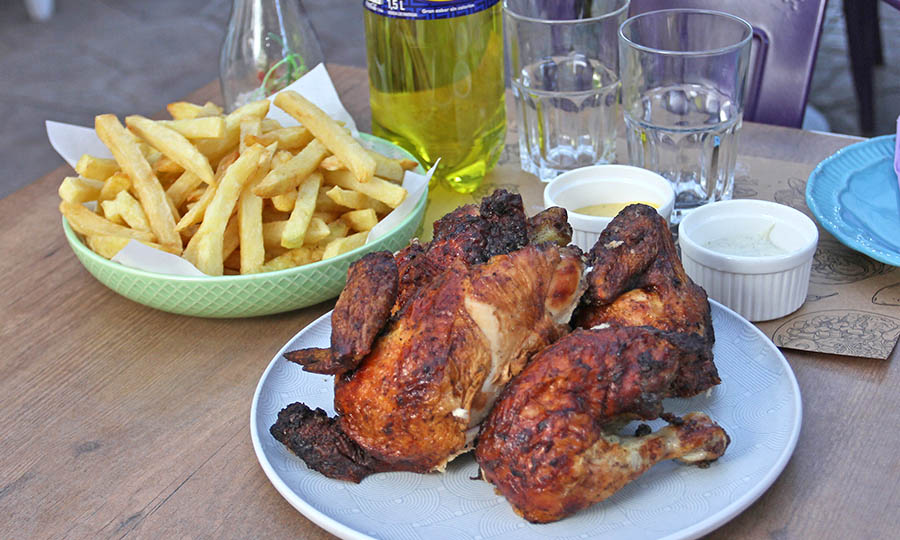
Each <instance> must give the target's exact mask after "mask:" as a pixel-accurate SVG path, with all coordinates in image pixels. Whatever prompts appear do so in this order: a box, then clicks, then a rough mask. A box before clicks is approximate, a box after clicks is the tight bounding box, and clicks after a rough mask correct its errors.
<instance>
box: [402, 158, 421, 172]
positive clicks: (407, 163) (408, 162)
mask: <svg viewBox="0 0 900 540" xmlns="http://www.w3.org/2000/svg"><path fill="white" fill-rule="evenodd" d="M397 163H399V164H400V166H401V167H403V170H404V171H411V170H413V169H415V168H416V167H418V166H419V162H418V161H416V160H413V159H405V158H404V159H400V160H397Z"/></svg>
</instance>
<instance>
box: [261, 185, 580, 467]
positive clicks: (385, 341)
mask: <svg viewBox="0 0 900 540" xmlns="http://www.w3.org/2000/svg"><path fill="white" fill-rule="evenodd" d="M570 238H571V229H570V228H569V227H568V225H567V223H566V214H565V211H564V210H562V209H559V208H556V209H550V210H547V211H545V212H543V213H541V214H538V215H537V216H535V217H533V218H531V219H526V218H525V213H524V210H523V207H522V201H521V198H520V197H519V196H518V195H514V194H510V193H507V192H505V191H502V190H500V191H497V192H495V193H494V194H493V195H491V196H490V197H487V198H485V199H484V200H483V201H482V203H481V205H480V206H474V205H467V206H464V207H461V208H459V209H457V210H456V211H454V212H452V213H450V214H448V215H447V216H445V217H444V218H442V219H441V220H439V221H437V222H435V225H434V239H433V240H432V242H430V243H429V244H419V243H417V242H413V243H412V244H411V245H410V246H409V247H407V248H406V249H404V250H403V251H401V252H399V253H397V254H396V255H391V254H390V253H386V252H382V253H374V254H370V255H368V256H366V257H364V258H362V259H361V260H359V261H358V262H357V263H355V264H354V265H353V266H352V267H351V269H350V271H349V272H348V279H347V286H346V287H345V289H344V290H343V292H342V293H341V295H340V297H339V299H338V301H337V303H336V305H335V309H334V312H333V314H332V336H331V347H330V348H329V349H304V350H299V351H293V352H290V353H287V354H286V357H287V358H288V360H291V361H294V362H297V363H300V364H301V365H303V366H304V369H306V370H307V371H312V372H315V373H328V374H334V375H335V400H334V406H335V411H336V412H337V416H336V417H334V418H331V417H328V416H327V414H326V413H325V412H324V411H322V410H321V409H316V410H312V409H310V408H309V407H307V406H306V405H304V404H302V403H294V404H292V405H289V406H288V407H287V408H285V409H284V410H282V411H281V412H280V413H279V415H278V420H277V421H276V423H275V424H274V425H273V426H272V427H271V429H270V432H271V433H272V435H273V436H274V437H275V438H276V439H278V440H279V441H281V442H282V443H284V444H285V445H286V446H287V447H288V448H290V449H291V450H292V451H293V452H294V453H296V454H297V455H298V456H299V457H300V458H302V459H303V460H304V461H305V462H306V463H307V465H308V466H310V467H311V468H313V469H315V470H318V471H319V472H321V473H322V474H325V475H326V476H329V477H332V478H339V479H345V480H350V481H354V482H359V481H360V480H361V479H362V478H364V477H365V476H367V475H369V474H372V473H375V472H380V471H393V470H405V471H414V472H427V471H432V470H440V469H442V468H443V467H444V466H445V465H446V463H447V462H448V461H449V460H451V459H453V458H454V457H455V456H456V455H458V454H460V453H462V452H465V451H467V450H469V449H471V444H472V442H473V440H474V437H475V435H476V434H477V431H478V425H479V424H480V422H481V421H482V420H483V419H484V418H485V416H486V415H487V414H488V412H489V411H490V409H491V407H492V406H493V404H494V401H495V400H496V398H497V395H498V394H499V393H500V391H501V390H502V389H503V387H504V386H505V385H506V384H507V383H508V382H509V381H510V379H512V378H513V376H515V375H516V374H517V373H519V372H520V371H521V370H522V368H523V367H524V366H525V364H526V363H527V361H528V360H529V358H530V357H531V356H532V355H533V354H535V353H537V352H539V351H541V350H542V349H544V348H546V347H547V346H548V345H550V344H551V343H553V342H554V341H556V340H557V339H559V338H560V337H562V336H563V335H565V334H566V333H568V331H569V326H568V322H569V320H570V318H571V315H572V313H573V311H574V309H575V307H576V305H577V303H578V300H579V298H580V297H581V294H582V293H583V292H584V288H585V285H584V277H583V274H584V262H583V257H582V254H581V252H580V251H579V250H578V249H577V248H575V247H564V246H566V244H568V242H569V240H570Z"/></svg>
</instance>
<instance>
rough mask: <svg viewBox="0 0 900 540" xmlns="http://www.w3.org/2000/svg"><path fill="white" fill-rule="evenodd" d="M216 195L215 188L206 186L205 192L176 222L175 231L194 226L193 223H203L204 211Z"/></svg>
mask: <svg viewBox="0 0 900 540" xmlns="http://www.w3.org/2000/svg"><path fill="white" fill-rule="evenodd" d="M215 195H216V186H207V188H206V191H204V192H203V195H201V196H200V198H199V199H198V200H197V202H195V203H194V204H193V206H191V207H190V208H189V209H188V211H187V213H185V214H184V215H183V216H181V219H180V220H179V221H178V224H177V225H175V230H176V231H179V232H180V231H183V230H184V229H186V228H188V227H190V226H191V225H194V224H195V223H200V222H201V221H203V216H204V215H205V214H206V209H207V208H208V207H209V203H211V202H212V199H213V197H214V196H215Z"/></svg>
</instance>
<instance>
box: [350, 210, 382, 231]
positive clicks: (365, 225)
mask: <svg viewBox="0 0 900 540" xmlns="http://www.w3.org/2000/svg"><path fill="white" fill-rule="evenodd" d="M341 220H343V221H346V222H347V225H350V227H351V228H352V229H353V230H356V231H360V232H363V231H368V230H371V229H372V227H374V226H375V225H377V224H378V216H376V215H375V210H372V209H371V208H366V209H365V210H352V211H350V212H347V213H346V214H344V215H342V216H341Z"/></svg>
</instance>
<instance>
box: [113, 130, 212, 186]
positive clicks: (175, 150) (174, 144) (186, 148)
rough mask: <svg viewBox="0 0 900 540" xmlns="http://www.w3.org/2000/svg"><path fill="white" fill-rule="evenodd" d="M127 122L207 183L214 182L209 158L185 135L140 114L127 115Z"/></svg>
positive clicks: (144, 137)
mask: <svg viewBox="0 0 900 540" xmlns="http://www.w3.org/2000/svg"><path fill="white" fill-rule="evenodd" d="M125 124H126V125H127V126H128V128H129V129H130V130H132V131H134V132H135V133H137V134H138V135H140V136H141V138H142V139H144V140H146V141H147V142H149V143H150V144H151V145H153V147H154V148H156V149H157V150H159V151H160V152H162V153H163V154H164V155H165V156H167V157H168V158H169V159H171V160H172V161H174V162H175V163H177V164H179V165H181V166H182V167H184V170H186V171H191V172H192V173H194V174H196V175H197V176H199V177H200V178H201V179H202V180H203V181H204V182H206V183H207V184H211V183H212V182H213V170H212V166H211V165H210V164H209V160H208V159H206V156H204V155H203V154H201V153H200V151H199V150H197V148H196V147H195V146H194V145H193V144H191V142H190V141H189V140H187V139H186V138H185V137H184V135H182V134H180V133H178V132H177V131H175V130H173V129H169V128H167V127H165V126H163V125H162V124H160V123H158V122H154V121H153V120H150V119H149V118H144V117H143V116H139V115H131V116H128V117H126V118H125Z"/></svg>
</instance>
